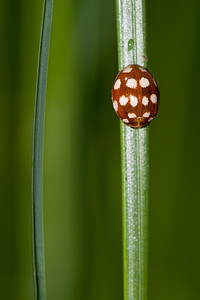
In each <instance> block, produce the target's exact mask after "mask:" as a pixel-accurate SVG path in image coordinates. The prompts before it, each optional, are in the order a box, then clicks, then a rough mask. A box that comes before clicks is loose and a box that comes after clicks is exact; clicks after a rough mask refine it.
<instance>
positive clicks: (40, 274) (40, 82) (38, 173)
mask: <svg viewBox="0 0 200 300" xmlns="http://www.w3.org/2000/svg"><path fill="white" fill-rule="evenodd" d="M52 13H53V0H44V7H43V18H42V28H41V36H40V47H39V56H38V57H39V59H38V74H37V86H36V99H35V115H34V134H33V159H32V241H33V242H32V253H33V278H34V292H35V300H45V299H46V283H45V261H44V234H43V131H44V112H45V97H46V83H47V70H48V57H49V46H50V33H51V22H52Z"/></svg>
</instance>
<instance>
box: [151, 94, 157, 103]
mask: <svg viewBox="0 0 200 300" xmlns="http://www.w3.org/2000/svg"><path fill="white" fill-rule="evenodd" d="M150 99H151V101H152V102H153V103H157V96H156V94H152V95H151V96H150Z"/></svg>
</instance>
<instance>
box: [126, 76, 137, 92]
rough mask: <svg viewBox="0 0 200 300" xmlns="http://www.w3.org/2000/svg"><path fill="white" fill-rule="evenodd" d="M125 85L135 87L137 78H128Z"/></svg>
mask: <svg viewBox="0 0 200 300" xmlns="http://www.w3.org/2000/svg"><path fill="white" fill-rule="evenodd" d="M126 86H127V87H129V88H133V89H135V88H136V87H137V80H135V79H134V78H130V79H128V81H127V83H126Z"/></svg>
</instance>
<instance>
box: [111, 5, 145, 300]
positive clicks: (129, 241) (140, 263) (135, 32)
mask: <svg viewBox="0 0 200 300" xmlns="http://www.w3.org/2000/svg"><path fill="white" fill-rule="evenodd" d="M117 31H118V59H119V70H121V69H122V68H124V67H125V66H127V65H129V64H138V65H141V66H144V67H146V32H145V31H146V26H145V3H144V1H143V0H117ZM121 151H122V181H123V253H124V299H125V300H146V299H147V297H148V206H149V205H148V202H149V126H146V127H144V128H139V129H134V128H130V127H128V126H126V125H124V124H122V123H121Z"/></svg>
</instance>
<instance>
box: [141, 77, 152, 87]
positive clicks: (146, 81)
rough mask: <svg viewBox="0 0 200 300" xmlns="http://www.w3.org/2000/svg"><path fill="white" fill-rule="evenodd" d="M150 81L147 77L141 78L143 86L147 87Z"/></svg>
mask: <svg viewBox="0 0 200 300" xmlns="http://www.w3.org/2000/svg"><path fill="white" fill-rule="evenodd" d="M149 84H150V82H149V79H147V78H145V77H142V78H141V79H140V86H141V87H142V88H146V87H147V86H149Z"/></svg>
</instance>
